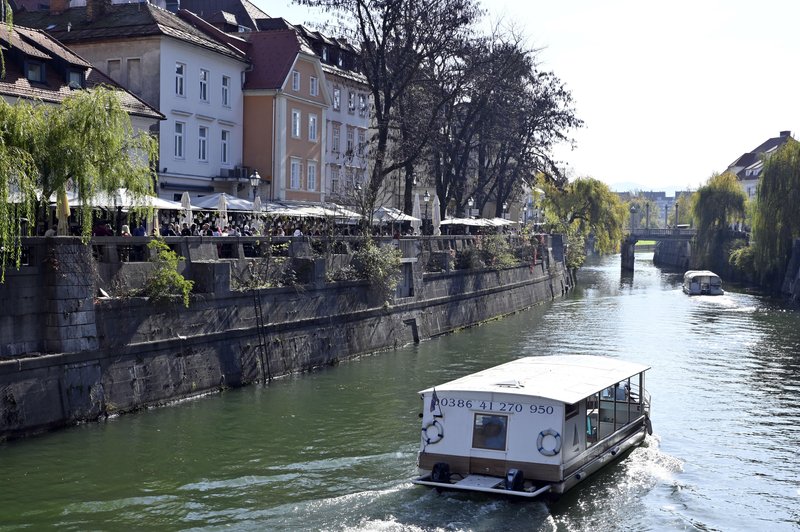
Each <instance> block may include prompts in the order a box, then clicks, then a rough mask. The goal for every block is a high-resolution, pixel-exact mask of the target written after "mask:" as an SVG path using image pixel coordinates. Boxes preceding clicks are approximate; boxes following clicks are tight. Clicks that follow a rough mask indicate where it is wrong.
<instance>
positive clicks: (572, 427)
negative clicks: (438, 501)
mask: <svg viewBox="0 0 800 532" xmlns="http://www.w3.org/2000/svg"><path fill="white" fill-rule="evenodd" d="M648 369H649V367H648V366H644V365H642V364H637V363H632V362H624V361H621V360H617V359H613V358H607V357H599V356H584V355H575V356H540V357H526V358H520V359H517V360H514V361H512V362H508V363H506V364H502V365H500V366H496V367H494V368H489V369H486V370H483V371H480V372H478V373H474V374H472V375H467V376H466V377H462V378H460V379H456V380H454V381H450V382H447V383H445V384H441V385H437V386H435V387H433V388H428V389H426V390H423V391H421V392H420V395H421V397H422V403H423V414H422V433H421V441H420V451H419V456H418V466H419V469H420V476H419V478H417V479H415V480H413V482H414V483H416V484H422V485H429V486H434V487H437V488H446V489H464V490H471V491H483V492H490V493H504V494H512V495H519V496H523V497H535V496H538V495H541V494H543V493H547V492H549V493H563V492H564V491H566V490H567V489H569V488H570V487H571V486H573V485H574V484H576V483H577V482H579V481H580V480H582V479H583V478H585V477H586V476H588V475H589V474H591V473H592V472H594V471H596V470H597V469H599V468H600V467H601V466H602V465H604V464H605V463H607V462H608V461H610V460H611V459H613V458H616V457H618V456H619V455H621V454H622V453H623V452H624V451H625V450H627V449H629V448H630V447H632V446H634V445H636V444H638V443H640V442H641V441H643V440H644V435H645V432H646V430H648V428H649V407H650V403H649V396H648V395H647V393H646V391H645V371H647V370H648Z"/></svg>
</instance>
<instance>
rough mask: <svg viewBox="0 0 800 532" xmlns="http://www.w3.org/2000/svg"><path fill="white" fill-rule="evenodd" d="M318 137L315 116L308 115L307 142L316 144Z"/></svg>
mask: <svg viewBox="0 0 800 532" xmlns="http://www.w3.org/2000/svg"><path fill="white" fill-rule="evenodd" d="M318 138H319V135H318V134H317V115H311V114H310V115H308V140H309V141H310V142H317V140H318Z"/></svg>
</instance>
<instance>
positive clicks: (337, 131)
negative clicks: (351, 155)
mask: <svg viewBox="0 0 800 532" xmlns="http://www.w3.org/2000/svg"><path fill="white" fill-rule="evenodd" d="M341 147H342V126H340V125H339V124H333V133H332V134H331V152H333V153H339V150H340V149H341Z"/></svg>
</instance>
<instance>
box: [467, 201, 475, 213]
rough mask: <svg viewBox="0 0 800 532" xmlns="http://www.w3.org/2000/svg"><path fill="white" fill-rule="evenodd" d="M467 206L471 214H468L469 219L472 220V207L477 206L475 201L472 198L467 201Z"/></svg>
mask: <svg viewBox="0 0 800 532" xmlns="http://www.w3.org/2000/svg"><path fill="white" fill-rule="evenodd" d="M467 205H468V206H469V212H468V213H467V217H468V218H472V206H473V205H475V200H474V199H472V197H470V198H469V199H468V200H467Z"/></svg>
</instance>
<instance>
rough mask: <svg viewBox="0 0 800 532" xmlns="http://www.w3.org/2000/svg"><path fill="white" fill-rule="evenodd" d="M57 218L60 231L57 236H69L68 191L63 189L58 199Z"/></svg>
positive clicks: (58, 230)
mask: <svg viewBox="0 0 800 532" xmlns="http://www.w3.org/2000/svg"><path fill="white" fill-rule="evenodd" d="M56 217H57V218H58V229H57V232H56V234H57V235H58V236H67V235H69V221H68V220H67V218H69V199H67V191H66V190H65V189H63V188H62V189H61V190H59V191H58V196H57V199H56Z"/></svg>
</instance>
